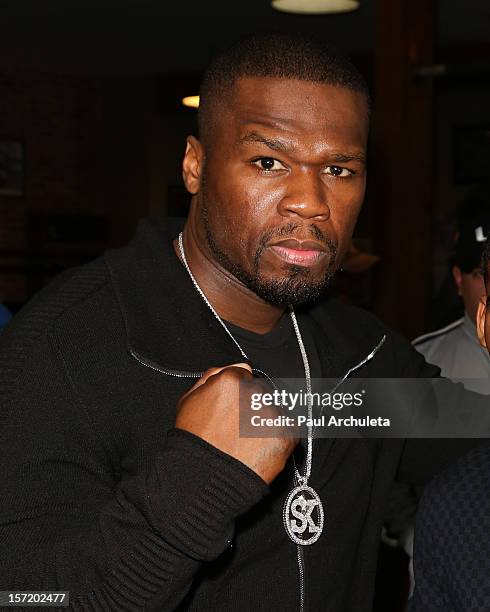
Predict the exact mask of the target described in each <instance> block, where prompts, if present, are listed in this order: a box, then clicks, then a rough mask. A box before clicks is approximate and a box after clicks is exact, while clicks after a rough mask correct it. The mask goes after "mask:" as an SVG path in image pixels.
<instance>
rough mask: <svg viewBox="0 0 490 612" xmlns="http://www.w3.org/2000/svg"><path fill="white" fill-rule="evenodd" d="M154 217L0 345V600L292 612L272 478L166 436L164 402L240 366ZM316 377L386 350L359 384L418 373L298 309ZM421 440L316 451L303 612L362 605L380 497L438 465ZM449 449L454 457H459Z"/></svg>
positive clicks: (283, 481)
mask: <svg viewBox="0 0 490 612" xmlns="http://www.w3.org/2000/svg"><path fill="white" fill-rule="evenodd" d="M177 233H178V229H177V227H176V226H174V225H172V224H171V223H170V222H168V223H163V222H160V221H156V220H146V221H144V222H142V223H141V225H140V228H139V230H138V232H137V235H136V237H135V239H134V240H133V242H132V243H131V244H130V245H129V246H127V247H125V248H123V249H120V250H113V251H109V252H108V253H106V255H105V256H104V257H102V258H100V259H98V260H96V261H95V262H93V263H91V264H89V265H87V266H84V267H82V268H80V269H75V270H72V271H70V272H69V273H67V274H65V275H64V277H63V278H62V279H61V280H59V281H57V282H56V283H55V284H54V285H52V286H51V287H49V288H48V289H46V290H44V291H43V292H41V294H39V295H38V296H37V297H35V298H34V299H33V300H32V301H31V303H30V304H29V305H27V307H25V308H24V309H23V311H22V312H21V313H19V314H18V315H17V316H16V317H15V319H14V320H13V322H12V323H11V324H10V325H9V326H8V327H7V328H6V329H5V331H4V332H2V334H1V335H0V415H1V421H2V422H1V430H0V431H1V434H0V436H1V437H0V466H1V467H0V491H1V502H0V576H1V578H0V590H7V589H12V590H26V589H28V590H56V591H57V590H66V591H70V597H71V599H70V601H71V604H70V605H71V607H72V608H73V609H75V610H81V611H84V612H85V611H96V610H97V611H98V610H115V611H118V612H121V611H123V610H131V611H132V610H155V611H156V610H165V611H166V610H175V609H177V608H178V609H179V610H200V611H220V612H225V611H226V612H231V611H234V610H239V611H243V612H245V611H246V612H250V611H252V610H253V611H260V610H264V611H267V612H270V611H271V610H281V611H295V612H296V611H297V610H299V606H300V593H299V577H298V564H297V549H296V546H295V545H294V544H293V543H292V542H291V541H290V540H289V538H288V537H287V535H286V533H285V531H284V528H283V524H282V505H283V502H284V499H285V497H286V495H287V493H288V492H289V491H290V489H291V486H292V471H291V466H290V465H288V466H287V468H286V470H285V471H284V472H283V474H281V475H280V476H279V477H278V478H277V479H276V481H274V483H272V485H271V486H270V487H267V486H266V485H265V484H264V482H263V481H262V480H261V479H260V478H259V477H258V476H257V475H256V474H255V473H254V472H252V471H251V470H250V469H249V468H247V467H246V466H244V465H243V464H242V463H240V462H239V461H237V460H235V459H234V458H232V457H230V456H228V455H226V454H224V453H222V452H221V451H219V450H217V449H216V448H214V447H212V446H211V445H209V444H207V443H206V442H204V441H203V440H201V439H199V438H197V437H195V436H193V435H192V434H188V433H186V432H183V431H179V430H176V429H174V427H173V426H174V422H175V408H176V405H177V401H178V398H179V397H180V396H181V395H182V394H183V393H184V392H185V391H186V390H187V389H188V388H189V387H190V386H192V385H193V384H194V382H195V380H196V379H195V377H196V376H199V373H200V372H202V371H204V370H206V369H207V368H209V367H211V366H223V365H226V364H231V363H236V362H237V361H241V360H242V357H241V355H240V354H239V352H238V350H237V348H236V347H235V345H234V344H233V343H232V342H231V341H230V339H229V338H228V336H227V335H226V333H225V332H224V330H223V329H222V328H221V326H220V325H219V323H218V322H217V321H216V320H215V319H214V317H213V315H212V314H211V313H210V312H209V310H208V308H207V307H206V305H205V304H204V303H203V301H202V299H201V298H200V297H199V295H198V294H197V293H196V291H195V289H194V288H193V286H192V284H191V281H190V279H189V277H188V275H187V273H186V271H185V270H184V268H183V266H182V265H181V264H180V262H179V261H178V259H177V258H176V256H175V253H174V251H173V248H172V243H171V240H172V238H174V237H175V236H176V235H177ZM309 314H310V316H311V317H312V318H313V320H314V321H315V323H316V326H317V334H316V340H317V341H318V351H319V357H320V361H321V364H322V371H323V373H324V376H328V377H332V378H334V377H341V376H342V375H343V374H344V373H345V372H347V371H348V370H349V369H350V368H351V367H353V366H354V365H356V364H358V363H359V362H360V361H362V359H363V358H365V357H366V355H368V354H369V353H370V352H371V351H372V349H373V347H375V346H376V345H377V344H378V343H379V341H380V339H381V338H382V337H383V335H386V341H385V343H384V344H383V346H382V347H381V348H380V350H379V351H378V352H377V353H376V355H375V356H374V357H373V358H372V359H371V360H370V361H369V362H368V363H366V364H365V365H364V366H363V367H362V368H361V369H360V372H359V373H358V374H359V376H363V377H371V376H378V377H418V376H423V377H431V376H434V375H436V374H437V372H438V370H437V369H436V368H433V367H432V366H429V365H427V364H426V363H425V361H424V360H423V358H422V357H421V356H420V355H419V354H418V353H417V352H416V351H415V350H414V349H413V348H412V347H411V345H410V344H409V343H408V342H406V341H405V340H404V339H402V338H401V337H400V336H398V335H397V334H396V333H394V332H392V331H390V330H388V329H386V328H385V327H384V326H383V325H382V324H381V323H380V322H379V321H378V320H377V319H375V318H374V317H373V316H371V315H369V314H368V313H366V312H363V311H361V310H358V309H355V308H351V307H348V306H345V305H341V304H338V303H336V302H334V301H328V302H326V303H324V304H319V305H317V306H315V307H314V308H312V309H311V312H310V313H309ZM438 449H439V447H438V445H434V444H430V445H429V444H426V443H424V441H419V442H417V441H411V442H410V443H404V442H403V441H402V440H373V439H355V440H349V439H344V440H317V441H315V452H314V457H313V468H312V474H311V478H310V484H311V486H313V487H314V488H315V489H316V490H317V491H318V492H319V494H320V495H321V497H322V500H323V503H324V507H325V515H326V516H325V528H324V533H323V535H322V536H321V538H320V539H319V540H318V542H317V543H316V544H314V545H312V546H307V547H304V557H305V601H304V609H305V610H310V611H314V612H317V611H319V610H328V611H329V612H349V611H352V612H361V611H364V610H365V611H368V610H370V609H371V602H372V593H373V584H374V575H375V568H376V554H377V548H378V541H379V534H380V529H381V523H382V517H383V510H384V501H385V497H386V493H387V491H388V489H389V486H390V483H391V482H392V480H393V478H394V477H395V475H398V477H399V478H400V479H402V480H405V481H409V482H414V483H417V482H423V481H424V480H427V479H428V478H429V477H430V475H431V474H432V473H433V472H434V471H437V470H438V469H440V468H442V467H444V466H445V465H446V464H447V462H448V461H449V459H450V458H451V452H448V448H447V446H445V447H444V449H443V451H442V452H440V451H439V450H438ZM459 451H461V449H460V448H459Z"/></svg>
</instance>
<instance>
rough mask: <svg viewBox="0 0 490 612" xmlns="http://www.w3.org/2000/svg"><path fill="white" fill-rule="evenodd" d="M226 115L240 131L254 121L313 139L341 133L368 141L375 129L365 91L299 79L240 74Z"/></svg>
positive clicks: (353, 140) (232, 128)
mask: <svg viewBox="0 0 490 612" xmlns="http://www.w3.org/2000/svg"><path fill="white" fill-rule="evenodd" d="M223 119H224V124H225V125H224V127H225V129H227V131H228V130H229V131H232V132H233V133H234V135H235V136H236V135H239V133H240V132H241V131H244V130H246V128H247V127H249V126H250V125H263V126H265V127H272V128H275V129H278V130H281V131H285V132H290V133H291V134H292V135H294V134H296V135H299V134H301V135H302V136H304V137H306V138H312V139H318V138H320V139H321V138H326V137H327V138H335V137H339V138H342V139H343V140H346V141H348V142H349V143H351V144H355V145H358V146H360V145H364V146H365V143H366V141H367V135H368V129H369V121H368V107H367V100H366V98H365V96H364V95H363V94H362V93H360V92H357V91H353V90H350V89H347V88H345V87H339V86H335V85H328V84H324V83H314V82H310V81H302V80H299V79H278V78H269V77H256V78H255V77H254V78H252V77H247V78H241V79H238V80H237V82H236V83H235V85H234V87H233V92H232V96H231V100H230V105H229V107H228V110H227V112H225V114H224V116H223ZM237 133H238V134H237Z"/></svg>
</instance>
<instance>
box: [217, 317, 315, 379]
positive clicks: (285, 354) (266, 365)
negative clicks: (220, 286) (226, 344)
mask: <svg viewBox="0 0 490 612" xmlns="http://www.w3.org/2000/svg"><path fill="white" fill-rule="evenodd" d="M296 317H297V320H298V326H299V329H300V332H301V337H302V338H303V344H304V346H305V349H306V354H307V356H308V362H309V364H310V372H311V377H312V378H320V377H321V375H322V372H321V366H320V359H319V356H318V351H317V348H316V345H315V334H314V322H313V321H312V320H311V318H310V317H308V316H307V315H303V314H300V315H298V314H297V315H296ZM226 326H227V327H228V329H229V330H230V332H231V333H232V335H233V336H234V337H235V339H236V340H237V341H238V343H239V344H240V346H241V347H242V349H243V350H244V351H245V353H246V355H247V356H248V358H249V360H250V362H251V363H252V366H253V367H255V368H258V369H260V370H262V371H264V372H265V373H266V374H268V375H269V376H270V377H271V378H280V379H287V378H295V379H303V380H304V378H305V370H304V366H303V359H302V357H301V351H300V348H299V345H298V340H297V338H296V334H295V333H294V327H293V322H292V320H291V317H290V315H289V311H286V312H285V313H284V314H283V315H282V317H281V318H280V319H279V321H278V322H277V324H276V325H275V327H274V328H273V329H272V330H271V331H270V332H268V333H266V334H256V333H255V332H251V331H249V330H247V329H243V328H241V327H237V326H236V325H233V324H232V323H229V322H228V321H227V322H226Z"/></svg>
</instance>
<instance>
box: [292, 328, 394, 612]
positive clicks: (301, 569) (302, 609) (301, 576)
mask: <svg viewBox="0 0 490 612" xmlns="http://www.w3.org/2000/svg"><path fill="white" fill-rule="evenodd" d="M385 341H386V335H383V337H382V338H381V340H380V341H379V342H378V344H377V345H376V346H375V347H374V349H373V350H372V351H371V352H370V353H369V355H367V356H366V357H364V359H362V360H361V361H360V362H359V363H358V364H357V365H355V366H353V367H352V368H350V369H349V370H348V371H347V372H346V373H345V374H344V376H343V377H342V378H341V379H340V382H339V383H337V384H336V385H335V387H334V389H333V391H332V393H333V392H334V391H336V390H337V389H338V388H339V387H340V385H341V384H342V383H343V382H344V381H345V380H346V379H347V378H348V377H349V376H350V375H351V374H352V373H353V372H355V371H356V370H358V369H359V368H361V367H362V366H363V365H364V364H365V363H367V362H368V361H371V359H372V358H373V357H374V356H375V355H376V353H377V352H378V351H379V349H380V348H381V347H382V346H383V344H384V343H385ZM295 482H296V476H295ZM296 484H297V483H296ZM296 549H297V551H296V552H297V558H298V573H299V612H305V595H306V593H305V572H306V570H305V557H304V551H303V546H301V545H300V544H297V545H296Z"/></svg>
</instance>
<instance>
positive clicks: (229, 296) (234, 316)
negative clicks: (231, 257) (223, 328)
mask: <svg viewBox="0 0 490 612" xmlns="http://www.w3.org/2000/svg"><path fill="white" fill-rule="evenodd" d="M183 244H184V252H185V257H186V260H187V264H188V265H189V268H190V270H191V272H192V274H193V276H194V278H195V279H196V281H197V284H198V285H199V287H200V288H201V290H202V291H203V293H204V295H205V296H206V297H207V299H208V300H209V302H210V303H211V304H212V306H213V308H214V309H215V310H216V312H217V313H218V314H219V316H220V317H221V318H222V319H225V320H226V321H229V322H230V323H233V324H234V325H237V326H239V327H242V328H243V329H248V330H249V331H252V332H255V333H256V334H265V333H267V332H269V331H271V329H273V328H274V326H275V325H276V323H277V322H278V321H279V319H280V318H281V316H282V314H283V312H284V308H279V307H276V306H272V305H271V304H268V303H267V302H265V301H264V300H262V299H261V298H259V297H258V296H257V295H256V294H255V293H253V292H252V291H250V289H248V288H247V287H246V286H245V285H244V284H243V283H241V282H240V281H239V280H238V279H237V278H235V277H234V276H233V275H232V274H230V273H229V272H228V271H227V270H225V269H224V268H223V267H222V266H220V265H219V264H218V263H217V262H216V261H215V260H214V259H213V258H212V256H211V255H210V254H209V252H208V249H207V248H203V247H202V244H203V241H202V240H198V238H197V235H196V232H195V231H194V229H193V227H192V226H191V225H189V224H186V226H185V228H184V232H183ZM174 250H175V253H176V255H177V257H178V258H179V259H181V257H180V251H179V245H178V240H174ZM182 265H183V263H182Z"/></svg>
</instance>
